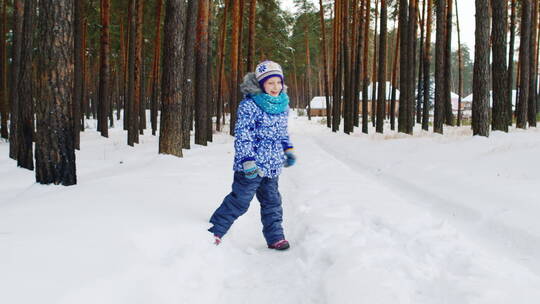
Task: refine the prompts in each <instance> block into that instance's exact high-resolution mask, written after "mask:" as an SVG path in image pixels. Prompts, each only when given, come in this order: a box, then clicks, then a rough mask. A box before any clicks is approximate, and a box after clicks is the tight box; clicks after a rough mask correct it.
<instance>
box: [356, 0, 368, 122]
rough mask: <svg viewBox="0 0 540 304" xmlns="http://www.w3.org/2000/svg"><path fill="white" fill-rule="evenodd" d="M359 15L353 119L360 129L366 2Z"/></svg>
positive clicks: (361, 5)
mask: <svg viewBox="0 0 540 304" xmlns="http://www.w3.org/2000/svg"><path fill="white" fill-rule="evenodd" d="M357 11H358V12H357V15H358V19H359V25H358V32H357V38H356V58H355V69H354V71H355V72H354V78H355V80H354V90H353V96H354V99H353V101H354V109H353V117H354V121H353V123H354V126H355V127H359V125H360V119H359V114H360V105H359V102H360V89H361V86H362V82H363V80H362V77H361V76H362V74H363V71H362V69H363V68H364V66H363V65H362V52H363V49H364V47H365V46H364V27H365V26H366V25H365V22H364V0H360V8H357Z"/></svg>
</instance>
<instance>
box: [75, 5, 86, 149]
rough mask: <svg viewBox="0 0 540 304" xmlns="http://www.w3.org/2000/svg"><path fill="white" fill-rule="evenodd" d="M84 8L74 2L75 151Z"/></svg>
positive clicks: (81, 81)
mask: <svg viewBox="0 0 540 304" xmlns="http://www.w3.org/2000/svg"><path fill="white" fill-rule="evenodd" d="M84 6H85V0H75V12H74V19H75V20H74V21H75V25H74V39H75V49H74V51H75V54H74V56H75V57H74V60H75V67H74V69H75V75H74V77H75V80H74V81H75V83H74V90H73V95H74V96H73V109H72V111H73V140H74V144H75V149H77V150H79V149H80V141H81V139H80V138H81V136H80V132H81V107H82V104H83V95H84V69H83V68H84V67H83V60H84V59H83V57H84V53H85V50H84V49H83V39H84V36H83V23H84V22H83V21H84Z"/></svg>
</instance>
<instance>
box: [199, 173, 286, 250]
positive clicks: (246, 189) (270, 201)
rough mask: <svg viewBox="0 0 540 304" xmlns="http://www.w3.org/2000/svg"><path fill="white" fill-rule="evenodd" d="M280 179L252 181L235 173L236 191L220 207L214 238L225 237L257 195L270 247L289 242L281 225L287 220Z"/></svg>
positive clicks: (213, 230) (257, 179)
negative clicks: (285, 218) (215, 236)
mask: <svg viewBox="0 0 540 304" xmlns="http://www.w3.org/2000/svg"><path fill="white" fill-rule="evenodd" d="M278 179H279V177H275V178H268V177H260V176H257V177H255V178H253V179H249V178H247V177H245V176H244V173H243V172H239V171H236V172H234V182H233V184H232V192H231V193H229V195H227V196H226V197H225V199H223V203H221V206H219V208H217V210H216V211H215V212H214V214H213V215H212V217H211V218H210V223H212V224H213V225H214V226H213V227H211V228H210V229H208V231H210V232H212V233H213V234H214V235H217V236H219V237H222V236H223V235H225V234H226V233H227V231H228V230H229V228H230V227H231V225H232V224H233V222H234V221H235V220H236V219H237V218H238V217H239V216H241V215H242V214H244V213H246V211H247V210H248V208H249V203H250V202H251V200H252V199H253V196H255V195H257V199H258V200H259V202H260V203H261V221H262V224H263V234H264V238H265V239H266V242H267V244H273V243H275V242H277V241H280V240H283V239H285V236H284V234H283V228H282V227H281V223H282V221H283V208H282V207H281V195H280V194H279V191H278Z"/></svg>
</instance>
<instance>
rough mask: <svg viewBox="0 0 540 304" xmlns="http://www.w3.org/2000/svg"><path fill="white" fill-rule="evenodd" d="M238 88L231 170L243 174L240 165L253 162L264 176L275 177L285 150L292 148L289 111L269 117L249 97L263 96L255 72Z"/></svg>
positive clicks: (280, 166)
mask: <svg viewBox="0 0 540 304" xmlns="http://www.w3.org/2000/svg"><path fill="white" fill-rule="evenodd" d="M240 89H241V91H242V93H243V94H244V95H245V98H244V100H242V101H241V102H240V105H239V106H238V111H237V120H236V126H235V129H234V134H235V140H234V148H235V156H234V166H233V170H234V171H243V167H242V163H243V162H245V161H249V160H254V161H255V163H256V164H257V166H258V167H259V168H260V169H261V170H262V171H263V173H264V176H266V177H269V178H274V177H277V176H279V174H280V173H281V168H282V167H283V162H284V160H285V153H284V151H285V150H286V149H289V148H292V147H293V146H292V143H291V142H290V140H289V133H288V130H287V124H288V113H289V109H288V108H287V109H286V110H285V111H284V112H282V113H279V114H269V113H266V112H265V111H264V110H263V109H262V108H261V107H259V106H258V105H257V104H256V103H255V102H254V100H253V98H252V96H255V95H256V94H261V93H262V90H261V89H260V87H259V84H258V82H257V79H256V78H255V74H254V73H248V74H247V75H246V76H245V77H244V82H243V83H242V84H241V85H240ZM285 91H286V87H284V92H285Z"/></svg>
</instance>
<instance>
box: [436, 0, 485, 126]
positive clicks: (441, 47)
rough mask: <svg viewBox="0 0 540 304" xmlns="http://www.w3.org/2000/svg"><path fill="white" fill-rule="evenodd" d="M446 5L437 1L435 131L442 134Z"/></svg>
mask: <svg viewBox="0 0 540 304" xmlns="http://www.w3.org/2000/svg"><path fill="white" fill-rule="evenodd" d="M446 7H447V6H446V0H438V1H437V5H436V10H437V34H436V35H437V38H436V42H435V116H434V118H433V120H434V121H433V132H435V133H440V134H443V123H444V120H445V116H444V114H445V100H446V98H445V92H446V89H445V85H446V82H445V81H444V76H445V56H446V51H445V45H446V44H445V41H446V39H445V38H446V17H447V14H446ZM477 18H478V17H477Z"/></svg>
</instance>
